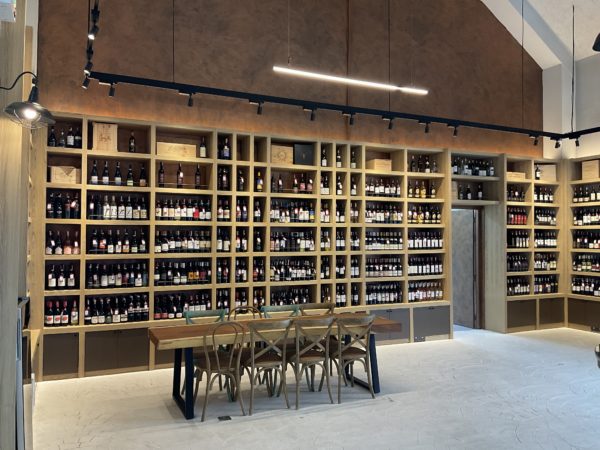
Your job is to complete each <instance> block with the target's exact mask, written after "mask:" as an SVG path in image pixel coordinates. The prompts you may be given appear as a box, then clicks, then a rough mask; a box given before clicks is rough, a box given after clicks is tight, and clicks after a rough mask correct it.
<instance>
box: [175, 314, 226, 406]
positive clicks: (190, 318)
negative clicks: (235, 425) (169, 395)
mask: <svg viewBox="0 0 600 450" xmlns="http://www.w3.org/2000/svg"><path fill="white" fill-rule="evenodd" d="M225 313H226V311H225V310H224V309H209V310H206V311H185V312H184V313H183V317H184V318H185V324H186V325H197V324H200V323H210V322H223V321H224V320H225ZM213 319H216V320H213ZM198 356H199V354H194V359H197V358H198ZM194 378H196V380H197V383H196V386H197V385H198V382H200V381H201V380H202V374H201V373H200V372H199V371H198V370H197V369H196V370H194ZM219 389H223V384H222V382H221V379H219ZM183 394H185V383H184V385H183V387H182V388H181V395H183ZM195 395H197V393H196V394H195Z"/></svg>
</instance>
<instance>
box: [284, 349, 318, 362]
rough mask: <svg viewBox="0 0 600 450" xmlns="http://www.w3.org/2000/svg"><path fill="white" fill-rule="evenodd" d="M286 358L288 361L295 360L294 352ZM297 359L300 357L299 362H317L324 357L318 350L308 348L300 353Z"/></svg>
mask: <svg viewBox="0 0 600 450" xmlns="http://www.w3.org/2000/svg"><path fill="white" fill-rule="evenodd" d="M287 359H288V361H289V362H294V361H296V352H294V353H292V354H290V355H289V357H288V358H287ZM299 359H300V364H304V363H312V362H319V361H323V360H324V359H325V353H324V352H320V351H318V350H309V351H307V352H305V353H302V355H300V358H299Z"/></svg>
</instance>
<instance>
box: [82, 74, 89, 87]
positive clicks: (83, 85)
mask: <svg viewBox="0 0 600 450" xmlns="http://www.w3.org/2000/svg"><path fill="white" fill-rule="evenodd" d="M89 85H90V78H89V77H88V76H87V75H86V77H85V78H84V79H83V83H81V87H82V88H83V89H87V88H88V86H89Z"/></svg>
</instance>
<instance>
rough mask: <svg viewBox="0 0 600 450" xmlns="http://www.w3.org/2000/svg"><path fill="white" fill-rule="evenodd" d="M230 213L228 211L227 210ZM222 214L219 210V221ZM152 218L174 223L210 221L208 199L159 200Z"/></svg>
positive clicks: (210, 214)
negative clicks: (174, 221)
mask: <svg viewBox="0 0 600 450" xmlns="http://www.w3.org/2000/svg"><path fill="white" fill-rule="evenodd" d="M229 211H230V210H229ZM223 214H224V212H223V211H222V210H221V219H222V216H223ZM154 218H155V219H156V220H157V221H158V220H176V221H189V220H191V221H210V220H212V210H211V206H210V197H206V198H200V200H198V199H191V198H190V199H188V200H186V199H185V198H182V199H178V198H176V199H173V198H169V199H167V198H162V199H161V198H159V199H157V200H156V207H155V208H154Z"/></svg>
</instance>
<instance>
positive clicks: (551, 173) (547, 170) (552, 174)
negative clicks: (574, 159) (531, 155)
mask: <svg viewBox="0 0 600 450" xmlns="http://www.w3.org/2000/svg"><path fill="white" fill-rule="evenodd" d="M538 168H539V169H540V180H542V181H551V182H554V181H556V164H539V165H538Z"/></svg>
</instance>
